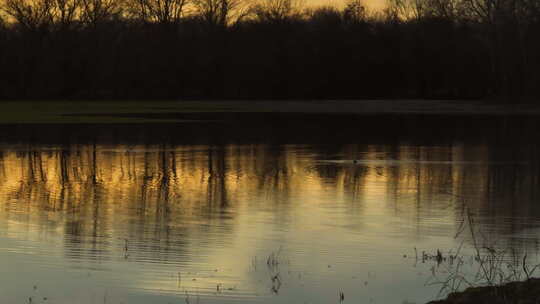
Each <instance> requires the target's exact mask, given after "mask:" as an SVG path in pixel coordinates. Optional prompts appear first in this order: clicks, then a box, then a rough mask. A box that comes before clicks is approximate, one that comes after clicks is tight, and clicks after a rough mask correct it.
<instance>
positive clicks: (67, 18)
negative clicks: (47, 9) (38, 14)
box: [51, 0, 81, 28]
mask: <svg viewBox="0 0 540 304" xmlns="http://www.w3.org/2000/svg"><path fill="white" fill-rule="evenodd" d="M80 9H81V0H54V1H53V6H52V10H51V13H52V18H53V20H54V21H55V22H57V23H58V24H59V25H60V26H61V27H63V28H66V27H70V26H72V25H73V24H74V23H75V21H76V20H78V19H79V16H78V14H79V12H80Z"/></svg>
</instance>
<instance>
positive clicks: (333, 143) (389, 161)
mask: <svg viewBox="0 0 540 304" xmlns="http://www.w3.org/2000/svg"><path fill="white" fill-rule="evenodd" d="M333 119H335V117H332V118H329V119H328V120H325V119H324V117H318V118H317V119H313V120H310V121H305V120H302V123H299V122H297V121H294V120H287V119H281V118H280V119H275V118H272V119H269V120H262V121H261V122H255V121H256V119H255V120H250V121H249V123H248V122H246V120H238V121H236V122H232V123H231V122H229V123H225V122H218V123H215V122H214V123H190V124H172V125H170V124H167V125H165V124H163V125H160V124H157V125H116V126H115V125H69V126H68V125H66V126H61V125H45V126H37V125H27V126H2V127H0V128H1V131H2V135H1V136H0V207H1V208H0V269H1V275H0V297H1V302H2V303H27V302H28V301H29V298H30V297H32V303H164V304H166V303H187V302H189V303H339V292H343V293H344V296H345V303H359V302H361V303H425V302H427V301H429V300H433V299H436V298H438V297H441V296H444V294H442V295H441V294H438V292H439V289H440V286H438V285H429V284H426V283H429V282H432V281H433V270H434V269H435V268H434V267H436V263H435V262H433V261H425V262H423V261H421V259H417V257H416V256H417V254H420V252H422V251H425V252H429V253H434V252H435V250H436V249H441V250H442V251H444V252H448V251H449V250H454V251H455V250H456V249H457V248H458V247H459V246H460V245H463V248H464V249H463V254H465V255H466V254H468V253H470V252H471V250H472V244H473V242H472V240H471V237H470V235H468V234H467V231H461V227H462V224H463V222H464V221H466V215H465V211H464V210H469V211H470V212H471V214H474V217H475V223H476V225H478V227H477V228H478V229H479V230H480V231H482V238H483V240H487V241H490V242H493V244H496V246H500V247H504V246H511V247H512V248H515V249H516V250H519V251H526V252H531V253H536V252H538V251H537V245H538V242H537V236H538V232H540V230H539V229H540V206H539V205H538V200H537V198H538V189H539V188H538V182H539V180H538V177H539V173H540V170H539V169H540V166H538V151H539V150H538V145H537V141H536V140H535V139H536V134H537V133H538V132H537V130H538V129H540V128H538V126H537V125H536V124H537V123H536V122H535V119H534V118H519V119H506V118H500V117H499V118H489V119H488V118H483V119H479V118H476V117H469V118H456V117H446V118H441V117H437V118H433V119H428V118H418V117H406V118H397V117H390V118H388V117H386V118H380V117H365V118H361V119H358V118H347V119H343V120H341V119H339V121H334V120H333ZM248 126H249V127H248ZM460 231H461V233H460ZM456 234H459V235H458V236H457V237H456ZM415 248H416V249H417V252H416V253H415ZM271 256H273V259H271V261H274V262H275V263H273V262H270V263H269V257H271ZM531 256H533V255H532V254H531Z"/></svg>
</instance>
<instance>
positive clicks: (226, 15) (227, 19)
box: [194, 0, 248, 26]
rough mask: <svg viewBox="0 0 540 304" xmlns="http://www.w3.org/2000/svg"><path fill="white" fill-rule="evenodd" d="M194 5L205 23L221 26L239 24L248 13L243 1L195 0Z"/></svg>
mask: <svg viewBox="0 0 540 304" xmlns="http://www.w3.org/2000/svg"><path fill="white" fill-rule="evenodd" d="M194 5H195V9H196V11H197V14H198V15H199V16H200V17H201V18H203V20H204V21H205V22H207V23H209V24H212V25H219V26H226V25H227V24H229V23H235V22H238V21H240V20H242V18H243V17H245V16H246V15H247V12H248V10H247V7H246V5H245V3H244V1H242V0H194Z"/></svg>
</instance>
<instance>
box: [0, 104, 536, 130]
mask: <svg viewBox="0 0 540 304" xmlns="http://www.w3.org/2000/svg"><path fill="white" fill-rule="evenodd" d="M246 112H249V113H306V114H309V113H314V114H321V113H328V114H349V115H350V114H358V115H379V114H381V115H382V114H425V115H440V114H444V115H539V114H540V106H534V105H499V104H491V103H479V102H472V101H443V100H441V101H434V100H362V101H353V100H349V101H309V100H306V101H279V102H277V101H86V102H84V101H77V102H72V101H13V102H1V103H0V123H2V124H20V123H160V122H188V121H192V120H193V119H191V118H186V117H185V116H186V115H175V114H188V113H212V114H216V113H246ZM215 118H216V115H213V118H212V119H215ZM197 119H200V118H197Z"/></svg>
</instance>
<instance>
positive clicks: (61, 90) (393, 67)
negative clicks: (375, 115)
mask: <svg viewBox="0 0 540 304" xmlns="http://www.w3.org/2000/svg"><path fill="white" fill-rule="evenodd" d="M539 38H540V1H537V0H389V4H388V6H387V7H386V9H384V10H382V11H369V10H368V9H366V7H365V6H364V5H363V3H362V2H360V1H359V0H350V1H349V2H347V3H346V4H345V5H344V6H343V7H339V8H338V7H329V6H325V7H318V8H309V7H305V6H303V5H302V3H301V2H298V1H297V0H0V67H1V68H0V83H1V85H0V99H4V100H13V99H233V98H234V99H252V98H258V99H263V98H264V99H266V98H268V99H345V98H346V99H350V98H450V99H451V98H459V99H464V98H467V99H469V98H470V99H488V98H489V99H491V98H498V99H501V100H512V101H515V100H521V99H527V100H534V98H535V97H538V96H540V86H538V84H539V83H540V56H539V55H538V54H540V39H539Z"/></svg>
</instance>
